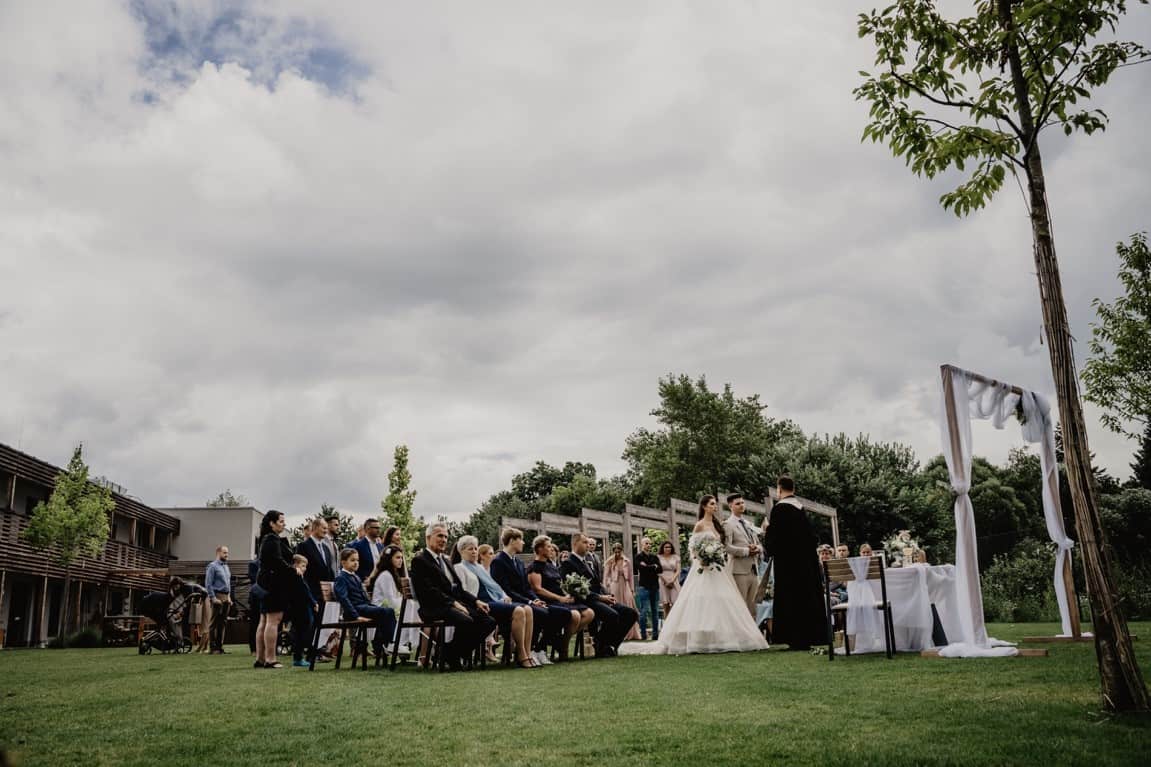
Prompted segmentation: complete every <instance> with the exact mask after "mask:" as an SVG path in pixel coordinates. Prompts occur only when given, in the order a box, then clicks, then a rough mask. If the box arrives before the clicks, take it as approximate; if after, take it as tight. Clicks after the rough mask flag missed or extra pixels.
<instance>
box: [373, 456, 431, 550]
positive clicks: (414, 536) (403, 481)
mask: <svg viewBox="0 0 1151 767" xmlns="http://www.w3.org/2000/svg"><path fill="white" fill-rule="evenodd" d="M393 462H394V465H393V467H392V470H391V471H390V472H389V473H388V494H387V496H386V497H385V498H384V500H383V501H381V502H380V507H381V508H382V509H383V512H384V517H385V518H386V520H387V524H389V525H395V526H396V527H398V528H400V530H402V531H403V538H404V553H405V554H407V555H409V556H410V555H411V553H412V550H413V549H414V548H415V545H416V543H417V542H418V541H420V540H423V534H424V531H423V530H422V529H421V527H422V526H421V525H420V522H419V520H417V519H416V517H415V515H413V514H412V506H414V505H415V502H416V491H415V490H412V489H411V484H412V473H411V472H410V471H408V446H407V445H396V450H395V454H394V456H393Z"/></svg>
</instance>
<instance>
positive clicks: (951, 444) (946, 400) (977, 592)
mask: <svg viewBox="0 0 1151 767" xmlns="http://www.w3.org/2000/svg"><path fill="white" fill-rule="evenodd" d="M940 376H941V384H942V394H943V417H942V418H941V419H940V427H941V432H942V437H943V456H944V458H945V459H946V461H947V471H948V474H949V475H950V479H951V488H952V491H953V492H954V494H955V569H956V577H957V584H956V591H957V596H958V605H959V619H960V625H961V630H962V632H963V636H962V637H961V638H960V639H959V641H960V642H962V643H964V644H970V645H974V646H976V647H977V648H988V647H990V646H992V645H994V644H995V643H994V642H992V641H990V640H989V639H988V636H987V628H986V625H985V624H984V620H983V594H982V591H981V589H980V584H979V558H978V552H977V547H976V542H975V512H974V509H973V507H972V505H971V496H970V494H969V493H970V490H971V457H972V456H971V419H972V418H979V419H991V423H992V425H993V426H994V427H995V428H996V429H1002V428H1003V426H1004V423H1005V422H1006V421H1007V419H1008V418H1010V417H1012V416H1015V417H1017V418H1018V420H1019V422H1020V425H1021V427H1022V432H1023V439H1024V441H1026V442H1029V443H1039V465H1040V474H1041V481H1042V483H1043V484H1042V487H1043V516H1044V519H1045V520H1046V522H1047V534H1048V535H1049V536H1050V537H1051V540H1052V541H1053V542H1054V543H1055V545H1056V546H1057V547H1058V554H1057V555H1056V558H1055V573H1054V583H1055V595H1056V599H1057V600H1058V602H1059V619H1060V622H1061V623H1062V629H1063V631H1062V634H1060V635H1059V637H1058V638H1060V639H1080V638H1081V637H1082V636H1083V635H1082V633H1081V631H1080V624H1079V602H1078V599H1077V598H1076V596H1075V583H1074V581H1073V579H1072V577H1071V549H1072V548H1073V547H1074V545H1075V542H1074V541H1072V540H1071V539H1070V538H1068V537H1067V532H1066V530H1065V529H1064V526H1063V511H1062V509H1061V508H1060V504H1059V473H1058V466H1057V464H1056V460H1055V424H1054V420H1053V419H1052V417H1051V406H1050V405H1049V404H1048V403H1047V400H1046V399H1045V398H1044V397H1043V396H1042V395H1040V394H1036V393H1035V392H1032V391H1027V390H1026V389H1022V388H1020V387H1018V386H1012V385H1011V384H1006V383H1003V382H1001V381H996V380H994V379H991V378H987V377H986V376H982V375H979V374H978V373H972V372H971V371H969V370H963V369H961V368H958V367H956V366H954V365H942V366H940ZM951 641H952V642H953V643H956V638H954V637H953V638H951Z"/></svg>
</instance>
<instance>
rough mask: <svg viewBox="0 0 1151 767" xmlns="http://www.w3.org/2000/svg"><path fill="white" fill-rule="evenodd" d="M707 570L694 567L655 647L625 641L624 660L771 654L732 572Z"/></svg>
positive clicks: (693, 564)
mask: <svg viewBox="0 0 1151 767" xmlns="http://www.w3.org/2000/svg"><path fill="white" fill-rule="evenodd" d="M703 538H712V539H715V540H719V536H718V535H716V534H715V533H713V532H709V531H705V532H702V533H695V534H694V535H692V536H691V540H690V541H689V542H688V548H689V549H690V548H691V546H692V544H693V543H694V542H695V541H696V540H699V539H703ZM730 566H731V564H730V560H728V566H727V567H725V568H724V569H722V570H712V569H710V568H705V569H704V570H703V572H700V569H699V562H698V561H697V560H695V559H693V560H692V562H691V570H690V571H689V572H688V575H687V580H686V581H685V582H684V584H683V589H682V590H681V591H680V593H679V597H678V598H677V599H676V600H675V604H674V605H673V606H672V608H671V612H670V613H668V616H667V620H666V621H664V622H663V625H662V626H660V630H659V639H657V640H656V641H654V642H624V643H623V644H622V645H620V648H619V654H620V655H686V654H688V653H705V652H707V653H711V652H748V651H751V650H766V649H767V646H768V645H767V640H766V639H764V638H763V634H762V633H760V631H759V628H758V627H757V626H756V625H755V621H754V620H753V619H752V617H751V615H750V614H749V613H748V612H747V604H746V603H745V602H744V601H743V597H742V596H740V594H739V591H738V590H737V589H736V586H735V580H734V579H733V578H732V577H731V572H730V571H729V568H730Z"/></svg>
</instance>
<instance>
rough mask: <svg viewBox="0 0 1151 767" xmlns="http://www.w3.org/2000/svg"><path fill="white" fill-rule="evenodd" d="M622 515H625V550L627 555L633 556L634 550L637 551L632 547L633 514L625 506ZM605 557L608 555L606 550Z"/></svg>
mask: <svg viewBox="0 0 1151 767" xmlns="http://www.w3.org/2000/svg"><path fill="white" fill-rule="evenodd" d="M622 516H623V550H624V554H625V555H627V556H631V554H632V552H634V551H635V549H634V548H632V534H631V514H629V513H628V511H627V509H626V508H625V509H624V511H623V515H622ZM605 557H606V552H605Z"/></svg>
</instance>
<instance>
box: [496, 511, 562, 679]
mask: <svg viewBox="0 0 1151 767" xmlns="http://www.w3.org/2000/svg"><path fill="white" fill-rule="evenodd" d="M500 544H501V545H502V546H503V551H501V552H500V553H499V554H496V556H495V558H494V559H492V562H491V565H490V568H491V574H492V578H493V579H494V580H495V582H496V583H498V584H499V586H500V588H501V589H503V590H504V593H506V594H507V595H508V596H509V597H511V598H512V601H513V602H515V603H517V604H521V605H528V606H529V607H531V608H532V618H533V620H534V623H533V624H532V625H533V627H534V636H533V637H532V658H534V659H535V660H537V661H539V662H540V663H542V664H545V665H547V664H550V663H551V660H549V659H548V655H547V653H546V652H544V639H545V637H546V638H548V639H550V638H552V637H555V636H557V635H559V634H560V633H562V632H563V630H564V628H565V627H566V626H567V625H568V623H570V622H571V610H570V609H569V608H567V607H565V606H563V605H549V604H548V603H547V602H545V601H543V600H542V599H540V598H539V597H538V596H537V595H536V593H535V592H534V591H532V587H531V584H530V583H528V571H527V568H526V567H524V563H523V561H522V560H520V558H519V556H518V555H519V553H520V552H521V551H523V550H524V534H523V532H521V531H519V530H517V529H515V528H514V527H509V528H506V529H505V530H504V531H503V534H501V535H500Z"/></svg>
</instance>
